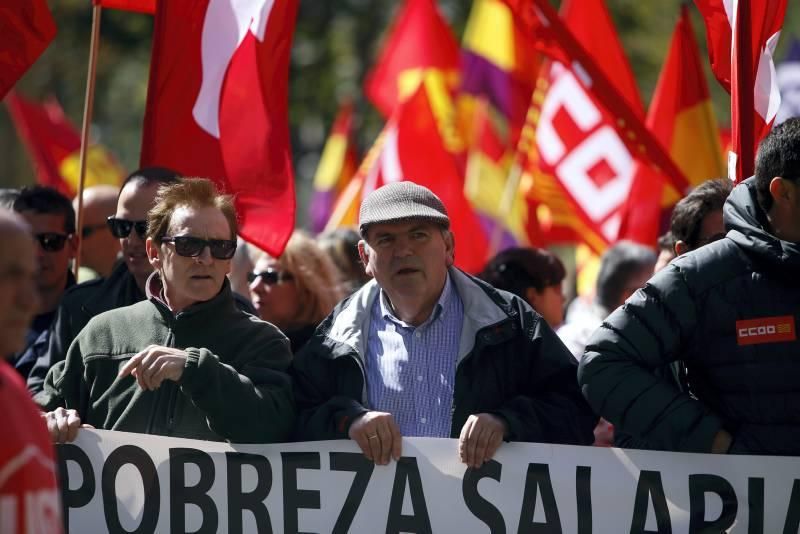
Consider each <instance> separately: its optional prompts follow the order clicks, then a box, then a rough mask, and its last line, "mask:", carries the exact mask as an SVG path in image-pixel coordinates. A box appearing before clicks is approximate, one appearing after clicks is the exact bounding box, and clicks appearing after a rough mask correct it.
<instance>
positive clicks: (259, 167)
mask: <svg viewBox="0 0 800 534" xmlns="http://www.w3.org/2000/svg"><path fill="white" fill-rule="evenodd" d="M296 14H297V0H284V1H282V2H273V1H272V0H258V1H251V2H233V3H231V2H230V1H228V0H170V1H169V2H159V4H158V9H157V11H156V20H155V35H154V40H153V58H152V62H151V66H150V85H149V87H148V94H147V108H146V112H145V119H144V132H143V140H142V158H141V164H142V165H143V166H150V165H160V166H164V167H168V168H173V169H176V170H177V171H178V172H180V173H181V174H183V175H185V176H203V177H209V178H212V179H214V180H215V181H216V182H217V183H218V184H219V185H220V186H221V187H222V188H223V189H224V190H225V191H227V192H228V193H232V194H235V195H236V207H237V211H238V214H239V217H240V219H241V222H242V224H241V227H240V234H241V235H242V237H244V238H245V239H246V240H248V241H250V242H252V243H254V244H255V245H257V246H259V247H261V248H263V249H264V250H266V251H267V252H269V253H270V254H272V255H274V256H277V255H280V253H281V252H282V251H283V248H284V246H285V245H286V241H288V239H289V236H290V235H291V233H292V230H293V228H294V215H295V198H294V178H293V173H292V163H291V151H290V146H289V125H288V113H287V93H288V71H289V51H290V49H291V43H292V34H293V32H294V21H295V16H296Z"/></svg>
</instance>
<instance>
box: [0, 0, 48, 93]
mask: <svg viewBox="0 0 800 534" xmlns="http://www.w3.org/2000/svg"><path fill="white" fill-rule="evenodd" d="M55 36H56V24H55V22H54V21H53V16H52V15H51V14H50V9H49V8H48V7H47V2H46V1H45V0H24V1H21V0H0V99H2V98H3V97H4V96H5V95H6V93H8V91H10V90H11V88H12V87H14V85H15V84H16V83H17V80H19V79H20V78H21V77H22V75H23V74H25V72H26V71H27V70H28V69H29V68H30V67H31V65H33V64H34V63H35V62H36V60H37V59H38V58H39V56H40V55H41V54H42V52H44V51H45V49H46V48H47V47H48V46H49V45H50V43H51V42H52V41H53V39H54V38H55Z"/></svg>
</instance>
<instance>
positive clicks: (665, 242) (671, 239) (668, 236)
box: [656, 230, 675, 253]
mask: <svg viewBox="0 0 800 534" xmlns="http://www.w3.org/2000/svg"><path fill="white" fill-rule="evenodd" d="M656 246H657V248H658V250H668V251H670V252H672V253H674V252H675V236H673V235H672V232H670V231H669V230H667V232H666V233H664V234H662V235H661V236H659V238H658V241H656Z"/></svg>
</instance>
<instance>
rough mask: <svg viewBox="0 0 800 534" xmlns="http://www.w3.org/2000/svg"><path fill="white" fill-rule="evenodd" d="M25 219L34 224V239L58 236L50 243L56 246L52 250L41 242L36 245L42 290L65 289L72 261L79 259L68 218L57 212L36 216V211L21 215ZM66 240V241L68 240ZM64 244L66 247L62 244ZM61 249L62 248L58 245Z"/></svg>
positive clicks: (39, 284) (37, 279)
mask: <svg viewBox="0 0 800 534" xmlns="http://www.w3.org/2000/svg"><path fill="white" fill-rule="evenodd" d="M20 215H21V216H22V218H23V219H25V221H26V222H27V223H28V224H29V225H30V227H31V230H32V231H33V235H34V236H43V235H46V234H54V236H51V237H54V238H53V239H49V240H46V242H50V243H51V244H52V248H51V247H48V248H49V250H45V246H43V245H42V244H41V242H37V246H36V262H37V274H36V283H37V285H38V287H39V288H40V289H41V290H50V291H52V290H56V289H64V287H65V286H66V284H67V270H68V269H69V261H70V260H71V259H72V258H74V257H75V250H76V248H77V243H76V241H75V238H74V237H73V236H70V237H68V238H67V232H66V222H65V220H64V219H65V218H64V215H62V214H53V213H36V212H34V211H23V212H21V213H20ZM64 238H66V239H64ZM58 241H63V246H61V245H60V244H58ZM56 244H58V245H59V246H61V248H60V249H58V250H55V249H56V248H58V247H57V246H56Z"/></svg>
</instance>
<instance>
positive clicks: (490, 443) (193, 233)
mask: <svg viewBox="0 0 800 534" xmlns="http://www.w3.org/2000/svg"><path fill="white" fill-rule="evenodd" d="M0 202H1V203H2V205H3V208H2V209H0V233H2V236H0V247H2V254H0V286H1V287H2V288H3V290H2V291H0V295H2V296H3V297H2V298H3V299H5V302H4V305H3V306H2V307H0V310H2V314H3V318H2V320H0V351H2V354H4V355H6V356H7V357H8V358H7V361H8V363H2V364H0V398H4V399H10V398H12V397H13V398H16V399H17V400H16V401H15V402H16V403H17V404H20V405H22V404H24V405H25V406H26V408H24V409H20V410H17V411H15V413H14V417H13V418H12V430H13V432H12V433H13V434H14V435H15V436H16V438H17V439H19V440H24V439H28V438H30V439H36V440H38V441H39V442H40V443H41V441H42V439H43V436H44V439H46V440H50V441H52V442H58V443H60V442H69V441H72V440H74V439H75V437H76V436H77V434H78V432H79V431H80V428H81V427H82V426H91V427H93V428H97V429H107V430H121V431H127V432H138V433H146V434H157V435H166V436H176V437H184V438H193V439H205V440H217V441H222V440H227V441H231V442H238V443H274V442H285V441H295V440H324V439H352V440H354V441H355V442H356V443H357V444H358V446H359V447H360V449H361V450H362V451H363V453H364V455H365V456H366V457H367V458H369V459H370V460H372V461H374V462H375V463H377V464H386V463H388V462H390V461H391V460H392V459H395V460H396V459H398V458H399V457H400V455H401V454H402V437H404V436H428V437H449V438H456V439H458V443H459V448H458V454H459V457H460V460H461V461H462V462H464V463H465V464H467V465H468V466H469V467H473V468H477V467H480V466H481V465H482V464H483V463H484V462H486V461H487V460H489V459H491V458H492V456H493V455H494V453H495V452H496V451H497V449H498V448H499V447H500V446H502V443H503V442H504V441H528V442H546V443H559V444H577V445H590V444H592V443H594V444H597V445H616V446H619V447H631V448H644V449H656V450H669V451H688V452H714V453H726V452H730V453H749V454H781V455H797V454H798V453H800V445H798V444H799V443H800V439H797V438H798V436H799V435H800V415H798V411H797V410H796V409H795V401H797V400H800V386H799V385H798V381H797V380H796V379H795V377H794V374H793V370H794V369H796V362H795V359H796V358H797V357H798V356H800V350H799V349H800V345H799V344H798V341H797V334H796V321H797V318H798V314H800V286H798V273H800V120H798V119H792V120H788V121H786V122H785V123H783V124H781V125H780V126H777V127H776V128H775V129H774V130H773V131H772V132H771V133H770V134H769V135H768V136H767V137H766V138H765V140H764V141H763V142H762V144H761V146H760V149H759V152H758V156H757V162H756V173H755V176H754V177H752V178H750V179H748V180H745V181H743V182H742V183H741V184H739V185H738V186H736V187H735V188H733V187H732V185H731V184H730V182H728V181H727V180H725V179H718V180H709V181H708V182H706V183H704V184H702V185H701V186H699V187H697V188H696V189H695V190H693V191H692V192H691V193H690V194H689V195H687V196H686V197H685V198H683V199H682V200H681V201H680V202H679V203H678V204H677V206H676V207H675V209H674V211H673V214H672V219H671V224H670V230H669V232H668V233H667V234H665V235H664V236H662V237H661V238H660V239H659V242H658V250H656V249H651V248H649V247H646V246H643V245H639V244H635V243H630V242H619V243H617V244H615V245H614V246H612V247H610V248H609V249H608V250H607V251H606V252H605V253H604V254H603V256H602V258H601V264H600V269H599V274H598V277H597V283H596V288H595V292H594V297H593V299H592V300H590V301H587V300H581V299H577V300H576V301H574V302H573V303H572V304H571V305H570V306H568V307H566V309H565V302H564V296H563V295H564V288H563V284H564V280H565V278H566V276H567V271H566V269H565V267H564V265H563V264H562V263H561V261H560V260H559V258H558V257H557V256H555V255H554V254H552V253H550V252H548V251H546V250H540V249H534V248H514V249H509V250H505V251H502V252H500V253H499V254H498V255H497V256H496V257H494V258H493V259H491V260H490V261H489V262H488V263H487V265H486V267H485V269H484V270H483V272H481V273H480V275H479V276H477V277H476V276H471V275H469V274H466V273H464V272H463V271H461V270H459V269H458V268H456V267H455V266H454V262H455V258H456V256H457V250H458V247H457V243H458V240H459V239H468V236H456V235H454V234H453V233H452V232H451V231H450V218H449V216H448V212H447V207H446V206H445V205H444V204H443V203H442V202H441V200H440V199H439V198H438V197H437V196H436V195H434V194H433V193H432V192H431V191H430V190H428V189H426V188H424V187H422V186H419V185H416V184H414V183H413V182H411V181H404V182H396V183H391V184H388V185H385V186H383V187H381V188H378V189H376V190H375V191H373V192H372V193H371V194H370V195H368V196H367V197H366V198H365V199H364V200H363V202H362V206H361V210H360V214H359V228H358V229H357V231H356V230H339V231H336V232H333V233H330V234H326V235H323V236H320V237H318V238H314V237H311V236H309V235H308V234H306V233H304V232H301V231H297V232H295V233H294V234H293V235H292V236H291V239H290V240H289V242H288V244H287V246H286V248H285V250H284V251H283V253H282V254H281V255H280V256H279V257H273V256H271V255H270V254H268V253H266V252H264V251H261V250H258V249H256V248H255V247H253V246H252V245H248V244H245V243H244V242H242V241H241V240H240V239H238V237H237V217H236V213H235V210H234V205H233V200H232V199H231V197H229V196H226V195H223V194H220V192H219V191H218V190H217V189H216V187H215V186H214V185H213V183H212V182H211V181H210V180H207V179H203V178H188V177H179V176H178V175H177V173H175V172H172V171H170V170H168V169H162V168H147V169H141V170H139V171H136V172H134V173H133V174H131V175H130V176H129V177H128V178H127V180H126V181H125V182H124V183H123V184H122V186H121V188H120V189H119V191H118V192H116V191H112V190H109V189H108V188H101V189H97V190H93V189H89V190H87V191H86V197H85V202H84V218H83V220H84V225H83V228H82V232H81V234H80V235H77V234H76V223H75V219H76V217H75V210H74V208H73V205H72V203H71V201H70V200H69V199H67V198H66V197H64V196H63V195H61V194H60V193H58V192H56V191H55V190H53V189H50V188H47V187H42V186H32V187H26V188H23V189H22V190H20V191H10V190H6V191H3V192H2V195H0ZM79 240H80V241H82V245H83V246H82V248H81V251H82V254H81V258H80V264H81V265H82V266H83V271H82V275H81V278H87V279H89V280H88V281H84V282H82V283H77V284H76V280H75V278H74V277H73V276H72V274H71V270H70V263H71V261H72V260H73V259H74V258H75V255H76V253H77V250H78V246H77V245H78V241H79ZM565 312H566V313H565ZM12 367H13V368H14V369H15V371H11V369H12ZM22 384H25V385H26V387H27V391H25V386H23V385H22ZM23 395H24V396H26V397H30V398H32V399H33V401H34V402H35V403H36V405H38V407H39V409H40V415H37V412H36V411H35V410H34V409H33V407H32V404H31V402H30V399H28V400H25V399H22V400H20V397H21V396H23ZM6 402H11V401H10V400H6ZM7 445H8V444H7ZM9 446H10V445H9ZM42 446H43V447H45V446H46V445H42ZM50 454H51V452H50ZM0 459H2V458H0ZM3 460H4V461H5V459H3Z"/></svg>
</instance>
